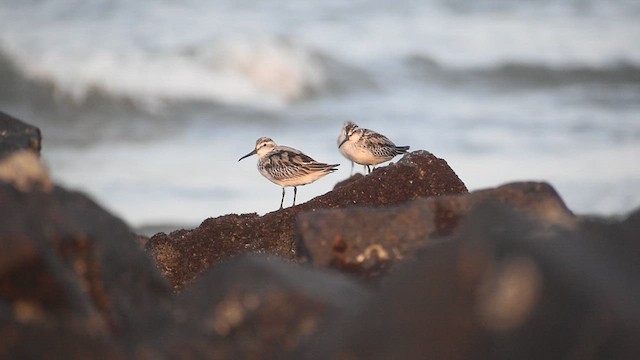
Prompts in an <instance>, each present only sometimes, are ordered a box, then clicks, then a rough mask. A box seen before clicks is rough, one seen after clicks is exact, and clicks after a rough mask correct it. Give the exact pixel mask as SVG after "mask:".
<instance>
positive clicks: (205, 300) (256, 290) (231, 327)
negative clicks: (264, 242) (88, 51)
mask: <svg viewBox="0 0 640 360" xmlns="http://www.w3.org/2000/svg"><path fill="white" fill-rule="evenodd" d="M368 297H369V292H368V291H367V290H365V289H364V288H363V287H362V286H360V285H358V284H357V283H355V282H353V280H351V279H347V278H345V277H342V276H339V275H336V274H333V273H326V272H322V271H318V270H316V269H310V268H304V267H300V266H298V265H294V264H290V263H287V262H283V261H282V260H277V259H269V258H267V257H264V256H255V255H252V256H240V257H237V258H234V259H232V260H230V261H229V262H223V263H220V264H219V265H217V266H216V267H214V268H213V269H212V270H210V271H208V272H206V273H205V274H203V276H202V277H200V278H199V279H198V280H197V282H196V283H195V284H193V286H191V287H189V288H188V289H186V290H185V291H183V292H182V293H180V294H179V295H178V298H177V301H176V304H177V308H179V309H182V310H181V311H182V312H183V314H184V316H183V323H184V324H185V325H186V326H185V329H184V330H181V332H182V334H181V336H180V337H179V338H178V339H173V340H172V343H171V344H169V348H170V349H181V348H193V349H201V350H198V351H201V354H200V355H202V356H203V357H205V358H211V359H277V358H283V357H285V356H286V355H287V354H290V353H292V351H293V350H294V349H295V348H296V347H297V346H298V345H299V343H300V342H301V341H303V340H304V339H306V338H307V337H309V336H311V335H312V334H313V333H314V332H315V331H316V329H317V327H318V325H319V323H320V322H321V321H322V320H323V319H324V318H325V317H327V316H329V315H331V316H334V317H335V316H338V317H339V316H341V315H342V314H343V313H344V312H345V311H347V310H351V309H353V308H357V307H359V306H360V304H361V303H363V302H364V301H365V300H366V299H368ZM180 344H182V345H180ZM171 352H172V353H178V351H176V350H171Z"/></svg>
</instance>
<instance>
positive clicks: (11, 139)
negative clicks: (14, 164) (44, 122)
mask: <svg viewBox="0 0 640 360" xmlns="http://www.w3.org/2000/svg"><path fill="white" fill-rule="evenodd" d="M41 140H42V138H41V136H40V129H38V128H37V127H35V126H32V125H29V124H26V123H24V122H22V121H20V120H18V119H16V118H14V117H11V116H9V115H7V114H5V113H3V112H2V111H0V159H2V158H4V157H6V156H7V155H9V154H11V153H13V152H15V151H18V150H33V151H34V152H36V153H38V154H39V153H40V147H41Z"/></svg>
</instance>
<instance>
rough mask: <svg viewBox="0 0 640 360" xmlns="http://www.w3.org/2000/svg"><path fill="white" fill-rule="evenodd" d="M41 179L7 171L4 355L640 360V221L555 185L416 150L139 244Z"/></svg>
mask: <svg viewBox="0 0 640 360" xmlns="http://www.w3.org/2000/svg"><path fill="white" fill-rule="evenodd" d="M0 146H1V145H0ZM23 151H24V150H23ZM30 151H32V150H27V152H30ZM19 153H20V152H19V151H18V152H15V151H14V152H13V153H12V154H14V155H15V154H19ZM37 160H38V159H37V156H36V157H35V160H34V158H33V157H30V159H28V160H25V161H27V162H31V161H36V162H37ZM18 163H19V164H23V163H22V161H20V162H18ZM21 168H23V165H19V166H18V167H17V168H12V167H5V168H4V169H14V170H8V171H7V172H8V173H9V174H10V175H14V174H15V173H16V172H17V170H15V169H21ZM2 169H3V168H2V164H1V163H0V170H2ZM0 172H1V171H0ZM27 173H29V172H27ZM45 175H46V173H45ZM16 178H18V179H27V180H29V181H27V182H26V184H28V185H29V186H22V185H20V184H21V183H20V182H17V181H13V180H11V179H16ZM37 178H38V177H36V179H37ZM33 179H34V178H31V177H29V176H26V177H25V176H18V177H15V176H9V177H0V358H2V359H25V358H26V359H39V358H56V359H58V358H59V359H238V358H243V359H425V358H436V359H586V360H591V359H594V360H595V359H636V358H640V286H639V285H638V284H640V262H639V261H638V259H639V258H640V242H639V241H638V239H639V236H638V234H640V209H639V210H637V211H635V212H633V213H631V214H629V216H628V217H626V218H624V219H604V218H597V217H582V216H576V215H574V214H573V213H572V212H571V211H570V210H569V209H567V207H566V206H565V205H564V203H563V202H562V199H561V197H560V196H559V195H558V194H557V193H556V192H555V190H554V189H553V187H552V186H550V185H549V184H546V183H533V182H530V183H514V184H508V185H504V186H500V187H497V188H493V189H487V190H482V191H474V192H472V193H467V190H466V187H465V186H464V184H463V183H462V182H461V181H460V180H459V179H458V177H457V176H456V175H455V173H454V172H453V171H452V170H451V169H450V168H449V167H448V166H447V164H446V162H445V161H444V160H442V159H438V158H436V157H434V156H433V155H431V154H429V153H426V152H422V151H419V152H414V153H411V154H409V155H407V156H405V157H404V158H403V159H402V160H400V161H399V162H398V163H396V164H394V165H391V166H385V167H381V168H379V169H376V170H375V171H373V173H372V174H370V175H367V176H362V175H356V176H354V177H352V178H350V179H347V181H345V182H343V183H342V184H339V185H337V186H336V188H335V189H334V190H333V191H331V192H329V193H327V194H325V195H322V196H319V197H317V198H315V199H313V200H311V201H310V202H308V203H305V204H301V205H298V206H295V207H292V208H286V209H284V210H281V211H275V212H273V213H269V214H266V215H264V216H258V215H256V214H243V215H235V214H231V215H226V216H222V217H219V218H215V219H214V218H212V219H207V220H205V221H204V222H203V223H202V224H201V225H200V226H199V227H198V228H196V229H193V230H177V231H173V232H171V233H169V234H165V233H159V234H156V235H155V236H153V237H152V238H150V239H147V238H146V237H142V236H136V235H135V234H133V233H132V232H131V231H130V230H129V228H128V227H127V226H126V224H124V223H123V222H122V221H121V220H119V219H118V218H116V217H114V216H112V215H111V214H109V213H108V212H107V211H105V210H104V209H102V208H101V207H100V206H99V205H98V204H96V203H94V202H93V201H92V200H91V199H90V198H88V197H87V196H86V195H84V194H81V193H77V192H72V191H68V190H65V189H63V188H61V187H58V186H55V185H53V184H50V186H49V187H47V186H42V184H41V183H39V182H38V181H32V180H33ZM389 270H392V271H389ZM372 280H375V281H372Z"/></svg>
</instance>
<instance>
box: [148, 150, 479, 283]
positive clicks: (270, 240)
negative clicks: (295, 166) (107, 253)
mask: <svg viewBox="0 0 640 360" xmlns="http://www.w3.org/2000/svg"><path fill="white" fill-rule="evenodd" d="M354 178H355V180H352V181H349V182H348V183H346V184H343V185H342V186H340V187H337V188H336V189H335V190H334V191H331V192H329V193H327V194H324V195H321V196H318V197H316V198H314V199H312V200H310V201H309V202H307V203H304V204H300V205H297V206H294V207H290V208H285V209H282V210H278V211H274V212H271V213H268V214H266V215H264V216H258V215H256V214H243V215H235V214H232V215H225V216H221V217H218V218H211V219H207V220H205V221H204V222H203V223H202V224H201V225H200V226H199V227H197V228H196V229H193V230H179V231H176V232H172V233H170V234H164V233H159V234H156V235H155V236H153V237H151V238H150V239H149V241H148V242H147V245H146V246H147V248H148V249H149V250H150V251H151V253H152V254H153V256H154V259H155V260H156V263H157V264H158V267H159V268H160V270H161V271H162V273H163V274H164V275H165V276H166V277H167V279H169V281H170V283H171V284H172V285H173V287H174V288H175V289H176V290H179V289H181V288H182V287H184V286H185V285H186V284H189V283H190V282H192V281H193V280H194V279H195V278H196V277H197V276H198V275H199V274H200V273H201V272H203V271H205V270H207V269H208V268H210V267H211V266H213V265H214V264H216V263H217V262H219V261H220V260H221V259H225V258H228V257H230V256H234V255H237V254H241V253H248V252H253V253H256V252H257V253H268V254H272V255H277V256H279V257H284V258H286V259H291V260H298V259H299V256H298V254H297V252H296V249H297V245H296V241H295V236H294V224H295V220H296V217H297V216H298V214H300V213H304V212H315V211H317V210H319V209H335V208H344V207H349V206H355V205H359V206H370V207H382V206H388V205H393V204H399V203H402V202H405V201H409V200H412V199H416V198H421V197H433V196H441V195H446V194H461V193H466V192H467V188H466V187H465V185H464V183H462V181H460V179H459V178H458V176H457V175H456V174H455V172H454V171H453V170H452V169H451V168H450V167H449V166H448V165H447V163H446V162H445V161H444V160H442V159H438V158H437V157H435V156H433V155H432V154H430V153H428V152H425V151H417V152H413V153H411V154H408V155H406V156H404V157H403V158H402V159H401V160H400V161H399V162H398V163H396V164H393V165H389V166H384V167H381V168H378V169H376V170H374V171H373V172H372V173H371V174H370V175H368V176H362V175H354Z"/></svg>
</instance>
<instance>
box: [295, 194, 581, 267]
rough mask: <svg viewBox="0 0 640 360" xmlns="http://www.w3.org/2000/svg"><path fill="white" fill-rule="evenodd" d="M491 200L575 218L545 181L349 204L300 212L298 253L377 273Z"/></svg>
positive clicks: (559, 218) (559, 219) (550, 217)
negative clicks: (393, 202)
mask: <svg viewBox="0 0 640 360" xmlns="http://www.w3.org/2000/svg"><path fill="white" fill-rule="evenodd" d="M487 199H494V200H496V201H499V202H502V203H505V204H508V205H509V206H511V207H513V208H515V209H520V210H522V211H526V212H528V213H530V214H532V215H535V216H536V217H539V218H541V219H544V220H546V221H548V222H550V223H564V224H571V223H573V222H575V218H574V216H573V214H572V213H571V211H570V210H569V209H568V208H567V207H566V206H565V204H564V202H563V201H562V199H561V198H560V196H559V195H558V194H557V193H556V191H555V190H554V189H553V188H552V187H551V186H550V185H548V184H546V183H534V182H528V183H513V184H507V185H504V186H500V187H497V188H493V189H487V190H480V191H475V192H472V193H469V194H460V195H443V196H438V197H429V198H420V199H416V200H413V201H410V202H406V203H404V204H402V205H398V206H389V207H385V208H382V209H380V208H369V207H353V208H345V209H331V210H322V211H315V212H306V213H302V214H300V216H299V218H298V222H297V226H296V234H297V244H298V251H297V253H298V254H299V255H300V256H304V257H307V258H308V259H309V260H310V261H311V262H312V263H313V264H314V265H315V266H319V267H331V268H336V269H340V270H343V271H347V272H350V273H353V274H357V275H358V276H362V277H377V276H380V275H382V274H384V273H386V271H388V270H389V269H390V268H391V267H392V266H393V265H394V264H396V263H398V262H402V261H406V260H409V259H412V258H413V256H414V254H415V252H416V250H417V249H419V248H421V247H424V246H428V245H430V244H433V243H437V242H440V241H442V237H443V236H448V235H451V234H453V233H454V232H456V231H457V230H458V229H459V228H460V226H461V224H463V223H464V221H465V216H466V214H467V213H469V211H471V210H472V209H473V208H474V207H475V206H477V204H479V203H482V202H483V201H486V200H487Z"/></svg>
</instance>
